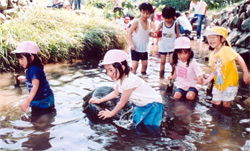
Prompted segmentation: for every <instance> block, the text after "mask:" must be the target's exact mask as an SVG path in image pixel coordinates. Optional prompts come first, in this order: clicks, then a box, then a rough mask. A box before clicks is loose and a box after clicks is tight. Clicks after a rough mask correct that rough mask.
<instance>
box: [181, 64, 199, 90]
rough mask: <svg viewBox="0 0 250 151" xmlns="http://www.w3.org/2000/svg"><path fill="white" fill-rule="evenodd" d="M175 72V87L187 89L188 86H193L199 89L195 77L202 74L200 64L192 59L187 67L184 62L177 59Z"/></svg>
mask: <svg viewBox="0 0 250 151" xmlns="http://www.w3.org/2000/svg"><path fill="white" fill-rule="evenodd" d="M176 74H177V79H176V80H177V88H181V89H183V90H185V91H187V90H188V89H189V88H190V87H195V88H196V89H197V90H199V88H198V87H197V86H196V85H197V78H198V77H199V76H200V75H202V74H204V72H203V71H202V70H201V67H200V65H199V64H198V63H197V62H196V61H195V60H194V59H192V60H191V61H190V63H189V66H188V67H187V63H186V62H182V61H180V60H178V63H177V66H176Z"/></svg>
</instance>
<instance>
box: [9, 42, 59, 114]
mask: <svg viewBox="0 0 250 151" xmlns="http://www.w3.org/2000/svg"><path fill="white" fill-rule="evenodd" d="M38 51H39V47H38V45H37V44H36V43H35V42H32V41H24V42H22V43H20V44H19V45H18V46H17V48H16V50H15V51H13V52H12V53H14V54H16V58H18V61H19V63H20V65H21V66H22V67H23V68H24V69H26V71H25V77H24V76H19V77H18V80H20V81H23V82H24V81H25V83H26V85H27V88H28V90H29V96H28V98H27V100H26V101H24V102H23V103H22V104H21V110H22V111H24V112H25V111H27V110H28V108H29V107H31V109H32V113H33V112H36V113H37V112H46V111H53V110H54V106H55V105H54V95H53V92H52V90H51V88H50V85H49V83H48V81H47V79H46V75H45V73H44V71H43V64H42V62H41V60H40V58H39V57H38V56H37V52H38Z"/></svg>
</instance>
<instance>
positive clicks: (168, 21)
mask: <svg viewBox="0 0 250 151" xmlns="http://www.w3.org/2000/svg"><path fill="white" fill-rule="evenodd" d="M162 17H163V20H164V21H163V22H162V23H161V24H159V26H158V28H157V30H156V33H158V32H159V31H160V29H162V38H161V40H160V44H159V53H160V56H161V65H160V78H164V72H165V71H164V70H165V63H166V56H167V55H168V54H169V60H168V61H169V63H170V64H171V66H172V62H173V61H172V56H173V51H174V41H175V39H176V38H177V37H179V25H178V24H177V23H175V21H174V18H175V9H174V8H173V7H165V8H163V10H162ZM156 33H155V35H156ZM172 71H173V67H172Z"/></svg>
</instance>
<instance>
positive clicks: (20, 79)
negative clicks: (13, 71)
mask: <svg viewBox="0 0 250 151" xmlns="http://www.w3.org/2000/svg"><path fill="white" fill-rule="evenodd" d="M17 79H18V80H19V81H21V82H25V76H22V75H20V76H18V77H17Z"/></svg>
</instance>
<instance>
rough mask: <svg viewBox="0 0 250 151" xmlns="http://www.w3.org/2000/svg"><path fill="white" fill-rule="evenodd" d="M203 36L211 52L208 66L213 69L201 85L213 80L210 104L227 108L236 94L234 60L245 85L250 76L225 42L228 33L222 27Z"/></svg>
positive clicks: (236, 76)
mask: <svg viewBox="0 0 250 151" xmlns="http://www.w3.org/2000/svg"><path fill="white" fill-rule="evenodd" d="M205 35H206V36H207V39H208V44H209V46H210V50H212V52H211V53H210V56H209V65H210V66H211V67H212V68H213V72H212V73H211V74H210V76H209V77H208V79H206V80H205V81H204V83H203V84H208V83H209V82H210V81H211V80H212V79H214V87H213V90H212V95H213V98H212V100H213V101H212V103H213V104H214V105H217V106H219V105H221V104H223V106H224V107H227V108H228V107H230V106H231V101H233V100H234V98H235V96H236V95H237V92H238V81H239V74H238V71H237V66H236V62H235V60H236V61H237V62H238V63H239V65H240V67H241V69H242V71H243V80H244V82H245V83H246V84H249V83H250V74H249V71H248V69H247V66H246V63H245V61H244V60H243V59H242V57H241V56H240V55H239V54H238V53H237V52H236V51H234V50H233V49H232V48H231V47H230V43H229V42H228V41H227V40H226V38H227V35H228V32H227V30H226V29H225V28H224V27H218V26H215V27H213V28H211V29H208V30H206V31H205Z"/></svg>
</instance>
